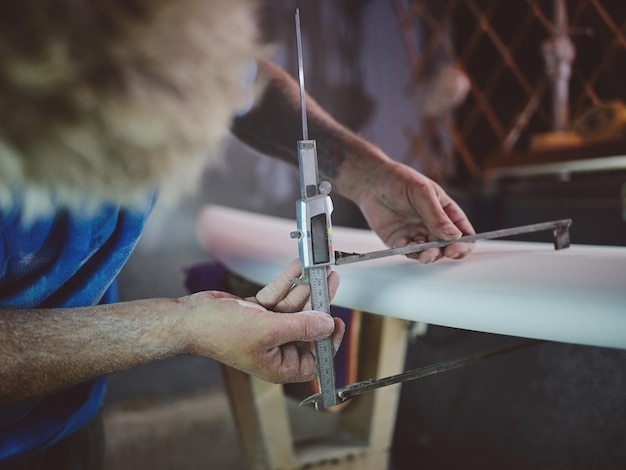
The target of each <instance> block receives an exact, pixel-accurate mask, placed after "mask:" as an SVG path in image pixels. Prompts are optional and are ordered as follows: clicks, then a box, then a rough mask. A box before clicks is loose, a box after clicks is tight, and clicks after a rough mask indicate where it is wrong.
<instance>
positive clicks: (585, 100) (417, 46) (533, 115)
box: [392, 0, 626, 179]
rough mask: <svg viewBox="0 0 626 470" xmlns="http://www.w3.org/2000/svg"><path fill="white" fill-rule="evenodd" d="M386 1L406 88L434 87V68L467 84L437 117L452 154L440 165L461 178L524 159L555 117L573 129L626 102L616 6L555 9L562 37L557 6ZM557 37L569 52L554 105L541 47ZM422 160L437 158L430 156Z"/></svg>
mask: <svg viewBox="0 0 626 470" xmlns="http://www.w3.org/2000/svg"><path fill="white" fill-rule="evenodd" d="M392 1H393V4H394V7H395V9H396V13H397V16H398V21H399V25H400V28H401V31H402V35H403V41H404V45H405V51H406V56H407V60H408V63H409V64H410V66H411V69H412V71H413V81H414V83H413V85H414V86H415V87H418V86H423V85H424V83H429V80H430V81H433V80H435V81H436V80H438V79H439V77H438V75H437V71H438V70H439V69H440V68H441V67H442V64H452V65H453V66H454V67H455V68H456V69H458V70H459V71H460V73H462V74H464V75H465V76H466V78H467V82H468V93H467V96H466V97H465V99H464V100H463V101H462V102H461V103H460V104H458V106H456V107H455V108H454V109H448V110H447V111H448V112H445V113H442V114H441V115H439V116H436V118H435V119H436V121H437V123H438V125H439V126H441V127H443V129H444V130H445V132H446V134H447V136H448V138H449V139H450V140H451V142H452V146H453V149H454V150H453V152H452V153H453V155H452V156H450V157H445V156H442V155H439V158H440V159H444V160H445V159H446V158H451V159H453V160H454V162H455V166H456V167H457V170H458V169H459V168H460V170H461V172H462V173H464V174H465V175H468V174H469V175H471V176H480V174H481V172H482V171H483V168H484V166H485V163H486V161H487V160H488V159H490V158H492V157H493V156H494V155H500V156H503V157H502V158H506V157H505V156H506V155H508V154H511V153H514V152H518V153H519V152H527V151H528V149H529V145H530V141H531V139H532V138H533V136H534V135H537V134H540V133H546V132H549V131H553V130H554V129H555V126H556V124H555V123H556V122H557V120H556V117H555V116H556V114H557V113H558V111H559V110H558V109H556V108H564V109H562V110H561V111H565V112H566V115H567V118H568V122H569V123H571V121H572V120H573V119H575V118H576V116H577V115H579V114H581V113H582V112H583V111H585V110H586V109H588V108H589V107H590V106H592V105H597V104H600V103H603V102H607V101H613V100H621V101H624V100H626V70H625V68H626V6H625V5H624V3H623V0H602V1H600V0H569V1H565V0H563V1H562V6H564V7H565V8H566V13H567V15H566V20H567V24H566V25H565V27H564V28H563V25H562V24H560V23H559V21H558V15H557V9H556V8H557V5H558V3H559V1H560V0H525V1H523V0H511V1H500V0H392ZM559 35H561V36H563V35H564V37H566V38H567V41H569V42H570V44H571V45H572V46H573V47H572V50H571V53H572V54H573V52H574V50H575V56H573V62H572V63H571V75H569V76H568V80H567V84H566V86H567V87H568V88H567V94H566V96H567V100H566V102H565V103H561V104H558V103H556V102H555V99H554V98H555V96H556V93H557V92H555V89H556V88H555V86H556V85H555V80H554V79H553V78H554V75H551V74H550V73H549V70H550V69H549V68H547V67H546V60H545V59H546V57H545V48H546V47H547V46H546V44H547V42H549V40H550V39H552V40H554V38H555V37H557V36H559ZM558 47H560V46H558ZM570 47H571V46H570ZM542 51H543V53H542ZM561 51H563V50H561ZM565 51H566V52H567V48H566V50H565ZM419 132H420V133H421V134H420V135H422V136H423V132H424V131H423V130H422V131H419ZM417 134H418V131H408V136H409V139H411V147H412V151H413V152H414V153H415V154H416V155H417V154H418V153H421V154H424V150H425V149H424V139H423V138H417V137H416V136H417ZM431 147H432V146H431ZM427 154H428V158H430V159H432V158H433V157H437V155H436V152H432V148H431V152H430V153H428V152H427ZM422 158H424V157H422ZM459 161H460V162H461V163H460V164H459ZM423 163H424V162H423ZM425 166H426V167H427V168H426V170H427V171H428V170H429V169H430V171H431V173H434V175H433V176H435V177H436V178H437V179H445V178H446V177H449V176H450V175H451V170H450V167H451V163H450V162H448V163H447V164H445V165H439V166H435V165H433V163H432V162H430V163H429V164H427V165H425Z"/></svg>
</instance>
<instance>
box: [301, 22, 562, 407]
mask: <svg viewBox="0 0 626 470" xmlns="http://www.w3.org/2000/svg"><path fill="white" fill-rule="evenodd" d="M295 22H296V46H297V54H298V78H299V82H300V103H301V107H302V140H300V141H298V144H297V145H298V166H299V175H300V188H301V199H299V200H298V201H297V203H296V219H297V220H296V221H297V230H296V231H294V232H292V233H291V237H292V238H297V239H298V251H299V258H300V264H301V265H302V276H301V278H300V279H299V280H298V281H297V282H298V283H301V284H308V285H309V286H310V291H311V306H312V308H313V310H318V311H322V312H326V313H330V300H329V291H328V280H327V275H326V268H327V266H331V265H340V264H348V263H354V262H358V261H367V260H371V259H376V258H382V257H386V256H394V255H407V254H411V253H418V252H420V251H424V250H428V249H431V248H444V247H446V246H448V245H451V244H453V243H473V242H476V241H478V240H486V239H492V238H502V237H509V236H514V235H519V234H524V233H531V232H538V231H543V230H552V232H553V242H554V247H555V249H557V250H559V249H563V248H567V247H568V246H569V227H570V225H571V223H572V221H571V220H570V219H563V220H556V221H552V222H543V223H539V224H532V225H525V226H521V227H513V228H509V229H501V230H494V231H491V232H483V233H479V234H475V235H465V236H463V237H461V238H459V239H456V240H453V241H432V242H427V243H422V244H419V245H409V246H405V247H401V248H391V249H387V250H380V251H374V252H370V253H344V252H340V251H335V250H334V248H333V242H332V224H331V213H332V211H333V204H332V200H331V198H330V192H331V185H330V183H329V182H327V181H322V182H320V179H319V171H318V166H317V145H316V141H315V140H311V139H309V135H308V125H307V113H306V95H305V87H304V66H303V58H302V35H301V32H300V13H299V10H296V16H295ZM541 342H542V341H537V340H528V341H522V342H520V343H517V344H513V345H509V346H506V347H504V348H501V349H496V350H493V351H487V352H483V353H478V354H475V355H473V356H469V357H465V358H460V359H453V360H450V361H445V362H441V363H438V364H434V365H430V366H426V367H422V368H419V369H415V370H411V371H408V372H404V373H402V374H398V375H394V376H391V377H387V378H383V379H377V380H374V379H369V380H364V381H362V382H357V383H355V384H351V385H347V386H346V387H343V388H341V389H337V388H336V386H335V366H334V351H333V345H332V341H331V338H326V339H324V340H321V341H316V342H315V357H316V361H317V382H318V388H319V393H317V394H315V395H312V396H310V397H308V398H306V399H305V400H303V401H302V402H301V403H300V404H301V405H307V404H315V407H316V408H317V409H318V410H319V409H323V408H327V407H330V406H333V405H337V404H339V403H342V402H344V401H346V400H348V399H350V398H352V397H354V396H357V395H360V394H362V393H365V392H368V391H371V390H375V389H377V388H381V387H385V386H388V385H392V384H396V383H401V382H406V381H408V380H414V379H417V378H421V377H425V376H427V375H432V374H436V373H439V372H443V371H446V370H451V369H455V368H457V367H461V366H465V365H469V364H472V363H475V362H478V361H481V360H484V359H488V358H490V357H494V356H497V355H500V354H505V353H508V352H511V351H515V350H518V349H521V348H525V347H528V346H532V345H535V344H538V343H541Z"/></svg>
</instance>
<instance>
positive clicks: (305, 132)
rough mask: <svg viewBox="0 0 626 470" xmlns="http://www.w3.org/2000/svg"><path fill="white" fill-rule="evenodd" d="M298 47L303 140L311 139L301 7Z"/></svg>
mask: <svg viewBox="0 0 626 470" xmlns="http://www.w3.org/2000/svg"><path fill="white" fill-rule="evenodd" d="M296 48H297V52H298V78H299V80H300V104H301V106H302V140H309V128H308V126H307V120H306V98H305V91H304V61H303V59H302V35H301V33H300V9H299V8H298V9H296Z"/></svg>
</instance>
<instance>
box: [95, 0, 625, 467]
mask: <svg viewBox="0 0 626 470" xmlns="http://www.w3.org/2000/svg"><path fill="white" fill-rule="evenodd" d="M296 8H300V10H301V17H302V31H303V40H304V58H305V60H304V62H305V72H306V81H307V90H308V91H309V93H310V94H311V95H313V96H314V97H315V98H316V99H317V101H319V102H320V104H321V105H322V106H323V107H324V108H325V109H326V110H327V111H328V112H330V113H331V114H332V115H333V116H335V117H336V118H337V119H338V120H339V121H340V122H342V123H343V124H345V125H347V126H348V127H350V128H351V129H353V130H354V131H356V132H358V133H359V134H361V135H362V136H364V137H365V138H367V139H368V140H370V141H372V142H373V143H375V144H376V145H378V146H379V147H380V148H381V149H382V150H383V151H385V152H386V153H387V154H388V155H389V156H391V157H393V158H395V159H397V160H399V161H402V162H404V163H406V164H408V165H411V166H413V167H415V168H417V169H418V170H420V171H422V172H424V173H425V174H427V175H428V176H430V177H431V178H433V179H435V180H436V181H438V182H439V183H440V184H442V186H444V188H445V189H446V190H447V191H448V192H449V193H450V194H451V195H452V196H453V197H454V198H455V199H456V200H457V201H458V202H459V203H460V204H461V205H462V207H463V208H464V209H465V210H466V212H467V213H468V215H469V216H470V219H471V220H472V222H473V224H474V226H475V228H476V229H477V231H485V230H491V229H495V228H503V227H507V226H513V225H521V224H526V223H534V222H540V221H544V220H550V219H557V218H572V219H573V220H574V224H573V227H572V242H573V243H589V244H599V245H624V243H625V242H626V223H625V217H626V209H625V207H626V202H625V201H626V189H625V188H626V187H625V186H624V183H625V182H626V178H625V174H626V171H625V169H626V162H625V158H626V157H624V155H626V153H625V150H626V140H625V136H626V124H625V123H626V111H625V109H626V108H625V107H624V104H623V103H624V100H626V73H625V72H626V71H625V67H626V60H625V59H626V10H625V9H624V7H623V2H622V0H568V1H565V0H554V1H553V0H527V1H521V0H520V1H513V2H511V1H506V2H505V1H498V0H480V1H479V0H421V1H420V0H339V1H337V0H318V1H316V2H304V1H295V0H272V1H269V0H267V1H265V3H264V5H263V8H262V10H261V21H262V26H263V30H264V34H265V37H266V39H267V41H268V42H270V43H271V44H273V45H274V52H273V58H274V60H275V61H276V62H277V63H278V64H279V65H281V66H282V67H284V68H285V69H286V70H287V71H288V72H289V73H291V74H292V75H293V76H296V73H297V68H296V53H295V33H294V22H293V15H294V12H295V9H296ZM312 137H313V138H314V137H315V136H312ZM294 148H295V142H294ZM225 154H226V156H225V158H224V161H223V163H222V164H221V165H220V166H218V167H214V168H207V169H206V171H205V174H204V176H203V178H204V180H203V181H204V182H203V185H202V188H201V190H200V191H199V192H198V193H197V194H195V195H194V196H193V197H189V198H187V199H186V200H184V201H183V202H182V203H181V204H180V205H179V206H177V207H176V208H171V207H162V206H160V205H157V207H156V208H155V211H154V213H153V215H152V217H151V219H150V221H149V223H148V226H147V227H146V231H145V233H144V235H143V237H142V239H141V240H140V243H139V245H138V246H137V249H136V250H135V252H134V254H133V255H132V257H131V259H130V262H129V263H128V265H127V266H126V267H125V269H124V271H123V272H122V273H121V275H120V277H119V284H120V292H121V295H122V297H123V299H125V300H130V299H139V298H147V297H178V296H182V295H185V294H186V292H185V288H184V279H185V269H186V268H188V267H190V266H192V265H196V264H198V263H203V262H209V261H210V259H209V257H208V256H207V254H206V253H204V252H203V251H202V250H201V249H200V248H199V245H198V242H197V240H196V234H195V219H196V216H197V214H198V211H199V210H200V209H201V208H202V207H203V206H204V205H205V204H222V205H226V206H230V207H236V208H240V209H246V210H250V211H254V212H260V213H266V214H270V215H278V216H283V217H287V218H294V216H295V209H294V207H295V204H294V203H295V201H296V199H298V197H299V186H298V180H297V171H296V169H295V168H292V167H290V166H288V165H286V164H285V163H282V162H279V161H276V160H272V159H270V158H268V157H266V156H263V155H259V154H257V153H255V152H253V151H252V150H250V149H249V148H246V147H244V146H242V145H241V144H240V143H238V142H237V141H236V140H235V139H230V140H229V141H228V143H227V146H226V152H225ZM333 200H334V203H335V213H334V223H335V224H337V225H346V226H354V227H364V226H365V225H364V221H363V219H362V217H361V215H360V213H359V212H358V209H357V208H355V207H354V206H353V205H352V204H351V203H350V202H349V201H346V200H343V199H342V198H341V197H339V196H338V195H337V194H334V195H333ZM625 287H626V283H625ZM450 289H451V293H452V294H453V292H454V286H450ZM500 339H501V338H498V337H496V336H495V335H487V334H479V333H474V332H467V331H462V330H454V329H449V328H443V327H436V326H429V327H428V328H427V331H426V333H425V334H424V335H422V336H419V337H417V338H416V339H414V340H412V342H411V344H410V346H409V351H408V354H407V364H406V367H407V368H414V367H417V366H419V365H424V364H428V363H431V362H435V361H438V360H442V359H448V358H451V357H456V356H459V355H463V354H466V353H468V352H473V351H476V350H478V349H481V348H483V347H485V348H487V347H489V346H490V345H493V344H496V343H498V342H499V341H500ZM106 400H107V409H106V425H107V428H108V430H109V433H108V434H109V437H108V439H109V441H108V466H109V468H111V469H125V468H133V469H141V468H144V467H145V468H148V467H149V468H152V469H158V468H179V469H195V468H207V467H211V466H213V467H214V468H233V469H237V468H245V465H244V459H243V457H242V456H241V453H240V450H239V448H238V444H237V439H236V435H235V431H234V429H233V424H232V419H231V417H230V412H229V410H228V405H227V400H226V397H225V395H224V391H223V387H222V380H221V375H220V369H219V365H218V364H216V363H214V362H213V361H211V360H208V359H204V358H198V357H184V358H178V359H172V360H168V361H163V362H161V363H157V364H152V365H149V366H146V367H141V368H137V369H134V370H131V371H128V372H124V373H120V374H115V375H113V376H112V377H111V380H110V384H109V391H108V395H107V399H106ZM624 403H626V354H625V353H624V352H622V351H616V350H608V349H602V348H591V347H581V346H573V345H564V344H549V345H545V346H542V347H541V348H540V349H534V350H532V351H530V350H529V351H524V352H520V353H516V354H515V356H514V357H510V358H506V359H498V360H494V361H493V362H490V363H489V364H487V365H481V366H478V367H476V366H475V367H473V368H471V369H465V370H461V371H455V372H450V373H447V374H443V375H441V376H437V377H433V378H429V379H425V380H423V381H418V382H413V383H408V384H405V385H404V387H403V392H402V397H401V410H400V413H399V414H398V420H397V430H396V438H395V441H394V447H393V449H392V461H393V468H395V469H397V470H400V469H413V468H424V469H428V468H438V469H441V468H466V469H467V468H476V469H478V468H481V469H484V468H507V469H517V468H519V469H527V468H533V469H544V468H545V469H555V468H563V469H578V468H580V469H589V468H603V469H613V468H614V469H618V468H626V432H625V431H626V430H625V429H624V427H625V426H626V424H625V423H626V406H625V405H624Z"/></svg>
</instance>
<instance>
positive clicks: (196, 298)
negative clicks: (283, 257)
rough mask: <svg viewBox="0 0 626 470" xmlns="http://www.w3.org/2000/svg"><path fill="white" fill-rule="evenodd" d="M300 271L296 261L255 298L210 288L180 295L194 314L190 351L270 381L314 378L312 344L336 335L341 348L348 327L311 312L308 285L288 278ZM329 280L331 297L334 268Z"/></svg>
mask: <svg viewBox="0 0 626 470" xmlns="http://www.w3.org/2000/svg"><path fill="white" fill-rule="evenodd" d="M300 273H301V269H300V265H299V263H298V262H297V261H294V262H292V263H291V264H289V265H288V266H287V267H286V268H285V270H284V271H283V272H282V273H281V274H280V275H279V276H278V277H277V278H276V279H274V280H273V281H272V282H271V283H270V284H269V285H268V286H266V287H264V288H263V289H261V290H260V291H259V292H258V293H257V295H256V296H255V297H253V298H247V299H241V298H239V297H236V296H234V295H232V294H228V293H225V292H215V291H212V292H201V293H198V294H194V295H191V296H188V297H184V298H183V299H181V301H182V302H184V303H186V304H188V305H187V307H188V308H189V309H190V312H192V314H194V315H195V322H194V323H195V325H194V329H193V330H194V331H193V333H192V334H193V340H192V342H191V351H190V352H192V353H194V354H201V355H205V356H209V357H212V358H214V359H216V360H218V361H220V362H223V363H224V364H227V365H229V366H232V367H234V368H236V369H239V370H242V371H244V372H248V373H250V374H252V375H255V376H257V377H259V378H262V379H264V380H267V381H269V382H274V383H287V382H305V381H309V380H311V379H313V378H314V377H315V375H316V368H315V356H314V355H313V353H312V351H311V347H312V345H311V342H312V341H317V340H321V339H323V338H326V337H328V336H330V335H331V334H332V340H333V346H334V349H335V351H337V349H338V348H339V345H340V344H341V340H342V338H343V334H344V330H345V325H344V324H343V322H342V321H341V320H340V319H337V318H332V317H331V316H330V315H328V314H326V313H322V312H316V311H311V310H310V308H311V307H310V297H309V287H308V286H303V285H295V286H294V285H293V284H292V283H291V282H290V280H291V279H294V278H297V277H298V276H299V275H300ZM328 284H329V294H330V296H331V298H332V297H333V296H334V294H335V292H336V291H337V287H338V285H339V276H338V275H337V273H336V272H334V271H329V276H328ZM207 310H208V312H207ZM291 312H296V313H291ZM196 322H197V323H196Z"/></svg>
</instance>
